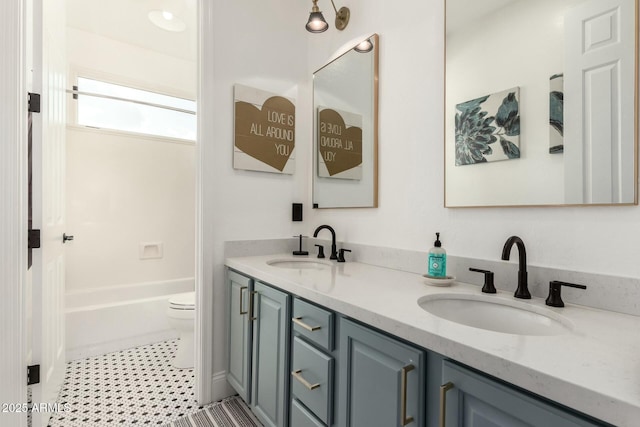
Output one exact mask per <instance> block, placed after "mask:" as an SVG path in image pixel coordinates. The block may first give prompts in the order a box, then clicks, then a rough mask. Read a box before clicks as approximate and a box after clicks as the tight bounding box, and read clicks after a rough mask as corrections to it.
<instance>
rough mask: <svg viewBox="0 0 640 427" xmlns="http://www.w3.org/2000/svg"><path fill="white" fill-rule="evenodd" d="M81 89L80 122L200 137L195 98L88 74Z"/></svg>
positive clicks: (82, 81) (189, 138)
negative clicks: (111, 80)
mask: <svg viewBox="0 0 640 427" xmlns="http://www.w3.org/2000/svg"><path fill="white" fill-rule="evenodd" d="M74 89H75V88H74ZM77 91H78V124H79V125H82V126H89V127H96V128H104V129H114V130H120V131H126V132H135V133H142V134H147V135H156V136H164V137H169V138H179V139H187V140H192V141H195V140H196V103H195V101H190V100H188V99H182V98H177V97H174V96H168V95H162V94H159V93H154V92H149V91H146V90H140V89H133V88H130V87H126V86H121V85H117V84H113V83H106V82H102V81H99V80H92V79H88V78H85V77H79V78H78V86H77Z"/></svg>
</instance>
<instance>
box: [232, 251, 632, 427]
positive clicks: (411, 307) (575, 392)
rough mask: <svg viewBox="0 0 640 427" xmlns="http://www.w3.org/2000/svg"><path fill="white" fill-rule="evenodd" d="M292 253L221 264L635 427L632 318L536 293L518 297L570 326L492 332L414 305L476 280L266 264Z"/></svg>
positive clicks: (474, 289)
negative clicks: (542, 331) (558, 303)
mask: <svg viewBox="0 0 640 427" xmlns="http://www.w3.org/2000/svg"><path fill="white" fill-rule="evenodd" d="M291 258H292V256H291V255H288V254H281V255H265V256H252V257H238V258H228V259H227V260H226V265H227V266H228V267H230V268H232V269H234V270H237V271H240V272H243V273H245V274H247V275H249V276H251V277H254V278H255V279H259V280H261V281H263V282H265V283H268V284H271V285H273V286H276V287H278V288H280V289H283V290H284V291H287V292H290V293H292V294H294V295H298V296H300V297H302V298H305V299H308V300H310V301H313V302H315V303H317V304H320V305H322V306H325V307H327V308H329V309H332V310H334V311H336V312H339V313H342V314H344V315H346V316H349V317H351V318H354V319H357V320H359V321H361V322H363V323H366V324H369V325H371V326H374V327H376V328H378V329H381V330H383V331H386V332H388V333H390V334H392V335H395V336H398V337H400V338H403V339H405V340H407V341H410V342H413V343H415V344H417V345H419V346H421V347H424V348H426V349H428V350H431V351H435V352H437V353H440V354H442V355H443V356H446V357H449V358H451V359H454V360H457V361H459V362H461V363H464V364H466V365H468V366H471V367H473V368H476V369H478V370H480V371H483V372H486V373H487V374H489V375H493V376H495V377H497V378H500V379H502V380H504V381H507V382H509V383H512V384H515V385H517V386H519V387H522V388H524V389H526V390H529V391H531V392H533V393H536V394H539V395H541V396H544V397H546V398H548V399H551V400H554V401H556V402H559V403H562V404H564V405H566V406H568V407H571V408H574V409H576V410H578V411H580V412H584V413H585V414H589V415H591V416H593V417H595V418H598V419H601V420H603V421H606V422H609V423H611V424H614V425H616V426H638V425H640V317H636V316H630V315H625V314H618V313H614V312H609V311H603V310H597V309H592V308H588V307H582V306H577V305H570V304H567V305H566V307H563V308H552V307H547V306H546V305H545V304H544V300H543V299H540V298H535V297H534V298H533V299H531V300H529V301H526V303H530V304H533V305H536V306H539V307H544V308H548V309H551V310H553V311H555V312H557V313H560V314H562V315H563V316H565V317H566V318H568V319H570V321H571V322H572V323H573V326H574V328H573V330H572V331H571V332H569V333H567V334H562V335H554V336H525V335H512V334H505V333H499V332H492V331H487V330H484V329H478V328H474V327H470V326H464V325H461V324H458V323H454V322H451V321H448V320H444V319H441V318H439V317H436V316H434V315H432V314H430V313H428V312H426V311H424V310H423V309H422V308H421V307H420V306H419V305H418V302H417V301H418V299H419V298H420V297H423V296H425V295H430V294H438V293H466V294H469V293H472V294H479V293H480V287H479V286H475V285H469V284H464V283H458V282H455V283H454V284H452V285H451V286H449V287H434V286H429V285H427V284H426V283H425V281H424V278H423V277H422V276H421V275H419V274H414V273H408V272H403V271H398V270H392V269H388V268H383V267H377V266H373V265H368V264H362V263H357V262H346V263H336V262H335V261H334V262H333V266H332V267H329V268H325V269H287V268H281V267H276V266H271V265H268V264H267V261H270V260H274V259H291ZM296 258H299V257H296ZM310 259H314V258H310ZM327 261H328V260H327ZM515 280H516V278H514V283H515ZM514 289H515V286H514ZM586 292H588V290H587V291H586ZM494 297H495V298H505V299H513V294H512V293H504V292H500V291H499V292H498V294H496V295H494ZM520 301H525V300H520ZM508 321H509V320H508V319H505V322H508Z"/></svg>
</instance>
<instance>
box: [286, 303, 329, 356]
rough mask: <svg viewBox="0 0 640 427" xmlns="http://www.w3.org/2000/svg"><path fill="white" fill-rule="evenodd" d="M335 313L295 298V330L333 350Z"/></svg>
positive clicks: (326, 348)
mask: <svg viewBox="0 0 640 427" xmlns="http://www.w3.org/2000/svg"><path fill="white" fill-rule="evenodd" d="M333 319H334V314H333V313H332V312H330V311H327V310H325V309H322V308H320V307H318V306H315V305H313V304H310V303H308V302H305V301H302V300H301V299H298V298H295V299H294V300H293V319H292V325H293V330H294V331H295V332H296V333H297V334H299V335H302V336H303V337H305V338H306V339H307V340H309V341H312V342H313V343H315V344H317V345H319V346H320V347H322V348H323V349H325V350H327V351H332V350H333V329H334V328H333V322H334V320H333Z"/></svg>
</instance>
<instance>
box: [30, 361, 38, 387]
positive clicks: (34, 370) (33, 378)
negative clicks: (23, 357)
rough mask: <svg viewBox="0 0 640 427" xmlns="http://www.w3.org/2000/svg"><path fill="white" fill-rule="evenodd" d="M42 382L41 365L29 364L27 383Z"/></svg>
mask: <svg viewBox="0 0 640 427" xmlns="http://www.w3.org/2000/svg"><path fill="white" fill-rule="evenodd" d="M38 383H40V365H31V366H27V385H33V384H38Z"/></svg>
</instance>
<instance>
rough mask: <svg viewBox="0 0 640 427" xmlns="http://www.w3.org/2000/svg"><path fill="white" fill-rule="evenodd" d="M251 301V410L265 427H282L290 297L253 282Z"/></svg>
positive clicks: (285, 405)
mask: <svg viewBox="0 0 640 427" xmlns="http://www.w3.org/2000/svg"><path fill="white" fill-rule="evenodd" d="M251 298H252V299H253V309H254V312H253V315H254V317H253V319H254V325H253V355H252V356H253V364H252V378H251V381H252V386H251V409H252V410H253V412H254V414H255V415H256V416H257V417H258V419H259V420H260V421H261V422H262V424H264V425H265V426H269V427H285V426H287V425H288V414H289V381H288V379H289V375H288V374H289V331H290V328H289V322H290V319H291V310H290V299H291V297H290V296H289V295H288V294H286V293H284V292H281V291H279V290H276V289H274V288H272V287H270V286H267V285H265V284H264V283H261V282H259V281H256V282H255V284H254V291H253V292H252V293H251ZM249 311H250V312H251V310H249ZM250 314H251V313H250Z"/></svg>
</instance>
